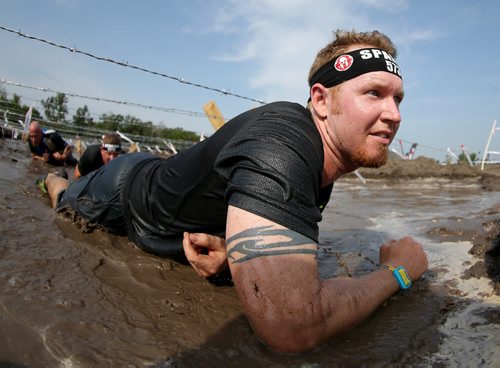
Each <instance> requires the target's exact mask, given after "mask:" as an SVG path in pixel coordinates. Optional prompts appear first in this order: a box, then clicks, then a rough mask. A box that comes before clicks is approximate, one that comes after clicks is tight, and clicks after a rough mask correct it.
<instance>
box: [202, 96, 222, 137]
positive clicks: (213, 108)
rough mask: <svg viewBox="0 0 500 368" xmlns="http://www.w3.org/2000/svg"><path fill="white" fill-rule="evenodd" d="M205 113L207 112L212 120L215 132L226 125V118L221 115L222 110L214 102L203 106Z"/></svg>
mask: <svg viewBox="0 0 500 368" xmlns="http://www.w3.org/2000/svg"><path fill="white" fill-rule="evenodd" d="M203 111H205V114H207V117H208V120H210V123H211V124H212V126H213V127H214V130H217V129H219V128H220V127H221V126H223V125H224V123H225V121H224V118H223V117H222V114H221V113H220V110H219V108H218V107H217V105H216V104H215V102H214V101H209V102H207V103H206V104H205V105H203Z"/></svg>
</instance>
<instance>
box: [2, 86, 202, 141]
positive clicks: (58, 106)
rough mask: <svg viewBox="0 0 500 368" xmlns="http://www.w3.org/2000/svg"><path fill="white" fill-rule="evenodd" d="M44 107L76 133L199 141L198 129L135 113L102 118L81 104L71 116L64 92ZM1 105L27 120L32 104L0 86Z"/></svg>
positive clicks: (37, 117)
mask: <svg viewBox="0 0 500 368" xmlns="http://www.w3.org/2000/svg"><path fill="white" fill-rule="evenodd" d="M41 104H42V106H43V109H44V114H45V118H46V120H47V121H48V122H56V123H58V124H64V125H65V126H66V127H68V128H72V130H74V131H75V132H76V133H81V134H84V133H85V132H86V131H89V130H101V131H116V130H119V131H120V132H122V133H125V134H130V135H137V136H142V137H146V138H162V139H172V140H185V141H193V142H195V141H197V140H199V136H198V134H197V133H195V132H191V131H187V130H184V129H182V128H167V127H164V126H161V125H155V124H153V122H151V121H142V120H141V119H139V118H136V117H134V116H131V115H121V114H102V115H101V116H99V119H98V120H94V119H93V118H92V117H91V115H90V111H89V109H88V107H87V105H84V106H82V107H79V108H78V109H77V110H76V113H75V114H74V115H73V116H72V117H70V118H68V116H69V114H68V106H67V104H68V98H67V97H66V95H65V94H64V93H58V94H56V95H55V96H51V97H48V98H47V99H45V100H42V101H41ZM0 108H1V109H2V110H4V111H8V113H7V114H6V116H7V118H8V120H9V121H17V120H22V121H24V116H25V114H26V112H27V111H28V109H29V106H27V105H26V104H22V103H21V97H20V96H18V95H16V94H13V95H12V97H10V98H9V96H8V95H7V92H6V91H5V90H4V89H3V88H0ZM32 120H42V123H43V117H42V114H41V113H40V112H39V111H38V110H37V109H35V108H33V110H32Z"/></svg>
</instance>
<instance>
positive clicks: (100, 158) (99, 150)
mask: <svg viewBox="0 0 500 368" xmlns="http://www.w3.org/2000/svg"><path fill="white" fill-rule="evenodd" d="M121 153H122V145H121V139H120V136H119V135H118V134H116V133H109V134H104V135H103V136H102V144H93V145H91V146H88V147H87V149H86V150H85V151H84V152H83V154H82V156H81V157H80V161H79V162H78V165H76V167H75V178H79V177H81V176H85V175H87V174H88V173H90V172H92V171H94V170H97V169H98V168H100V167H101V166H104V165H106V164H107V163H108V162H109V161H111V160H112V159H114V158H116V157H117V156H118V155H119V154H121Z"/></svg>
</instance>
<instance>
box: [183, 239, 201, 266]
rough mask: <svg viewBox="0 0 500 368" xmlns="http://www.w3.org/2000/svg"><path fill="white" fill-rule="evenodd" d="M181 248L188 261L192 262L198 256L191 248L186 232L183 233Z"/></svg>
mask: <svg viewBox="0 0 500 368" xmlns="http://www.w3.org/2000/svg"><path fill="white" fill-rule="evenodd" d="M182 247H183V248H184V254H185V255H186V258H187V259H188V261H191V260H193V259H194V258H195V257H196V256H197V255H198V252H196V250H195V249H194V247H193V244H192V243H191V239H190V236H189V233H187V232H185V233H184V236H183V239H182Z"/></svg>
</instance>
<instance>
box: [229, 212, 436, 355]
mask: <svg viewBox="0 0 500 368" xmlns="http://www.w3.org/2000/svg"><path fill="white" fill-rule="evenodd" d="M226 230H227V255H228V261H229V266H230V268H231V273H232V275H233V281H234V284H235V286H236V289H237V292H238V295H239V298H240V300H241V302H242V305H243V308H244V310H245V314H246V316H247V318H248V320H249V322H250V324H251V325H252V327H253V329H254V331H255V333H256V334H257V335H258V336H259V337H260V338H261V339H262V340H263V341H264V342H265V343H266V344H267V345H269V346H270V347H271V348H273V349H276V350H279V351H283V352H301V351H307V350H310V349H312V348H314V347H316V346H318V345H321V344H322V343H324V342H325V341H327V340H328V339H330V338H332V337H334V336H337V335H339V334H342V333H344V332H346V331H348V330H349V329H351V328H353V327H354V326H356V325H357V324H359V323H360V322H362V321H363V320H364V319H366V318H367V317H368V316H369V315H370V314H371V313H372V312H373V311H375V310H376V309H377V308H378V307H379V306H380V305H381V304H382V303H383V302H384V301H385V300H386V299H387V298H389V297H390V296H391V295H392V294H393V293H395V292H396V291H397V290H398V285H397V283H396V281H395V279H394V278H393V276H392V275H391V273H390V272H389V271H388V270H386V269H381V270H377V271H374V272H372V273H370V274H368V275H366V276H363V277H360V278H332V279H328V280H323V281H322V280H320V278H319V274H318V265H317V259H316V251H317V244H315V243H314V242H313V241H311V240H310V239H309V238H307V237H305V236H303V235H301V234H299V233H297V232H295V231H292V230H290V229H287V228H284V227H283V226H280V225H278V224H276V223H274V222H272V221H269V220H267V219H264V218H262V217H259V216H257V215H254V214H252V213H249V212H247V211H244V210H242V209H239V208H236V207H232V206H230V207H229V211H228V221H227V229H226ZM383 249H384V252H381V259H380V261H381V264H382V263H392V264H393V265H404V266H405V267H406V268H407V269H408V271H409V272H410V276H411V277H412V280H416V279H417V278H419V277H420V276H421V274H422V273H423V272H424V271H425V269H426V268H427V258H426V256H425V253H423V251H422V248H421V246H420V244H418V243H416V242H415V241H413V240H412V239H411V238H409V237H408V238H404V239H403V240H401V241H399V242H391V244H387V245H386V246H385V247H384V248H383Z"/></svg>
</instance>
